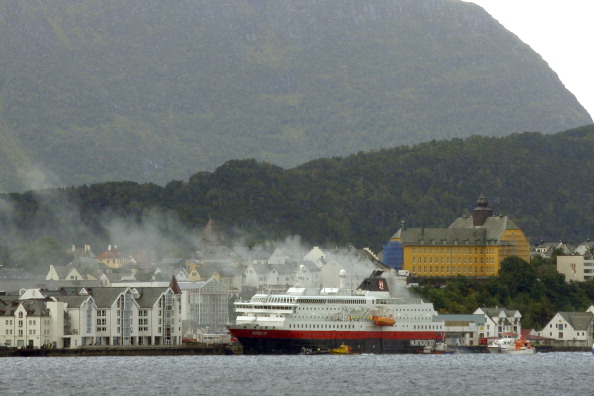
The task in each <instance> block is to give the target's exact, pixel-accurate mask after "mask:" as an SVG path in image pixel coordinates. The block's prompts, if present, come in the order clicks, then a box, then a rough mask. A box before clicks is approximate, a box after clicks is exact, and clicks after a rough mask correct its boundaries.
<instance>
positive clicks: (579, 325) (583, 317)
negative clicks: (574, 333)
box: [559, 312, 594, 331]
mask: <svg viewBox="0 0 594 396" xmlns="http://www.w3.org/2000/svg"><path fill="white" fill-rule="evenodd" d="M559 315H561V317H562V318H563V319H565V320H566V321H567V323H569V325H570V326H571V327H573V329H574V330H580V331H581V330H588V325H589V324H590V322H591V321H592V318H594V315H593V314H592V313H591V312H559Z"/></svg>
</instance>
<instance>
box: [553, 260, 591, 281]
mask: <svg viewBox="0 0 594 396" xmlns="http://www.w3.org/2000/svg"><path fill="white" fill-rule="evenodd" d="M557 272H559V273H560V274H562V275H564V276H565V281H566V282H569V281H575V282H583V281H586V280H590V279H594V256H579V255H574V256H573V255H572V256H557Z"/></svg>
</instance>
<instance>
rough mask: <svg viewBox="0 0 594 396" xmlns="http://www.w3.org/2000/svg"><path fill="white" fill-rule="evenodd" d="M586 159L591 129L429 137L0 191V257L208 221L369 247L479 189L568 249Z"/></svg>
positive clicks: (467, 205) (176, 237)
mask: <svg viewBox="0 0 594 396" xmlns="http://www.w3.org/2000/svg"><path fill="white" fill-rule="evenodd" d="M593 152H594V125H591V126H587V127H581V128H577V129H574V130H569V131H566V132H563V133H557V134H552V135H544V134H541V133H537V132H532V133H527V132H525V133H516V134H512V135H509V136H506V137H499V138H497V137H480V136H473V137H469V138H466V139H464V140H463V139H459V138H455V139H451V140H447V141H432V142H428V143H421V144H418V145H415V146H410V147H398V148H391V149H381V150H378V151H373V152H368V153H363V152H361V153H358V154H352V155H350V156H346V157H334V158H326V159H318V160H314V161H310V162H308V163H306V164H304V165H302V166H299V167H296V168H292V169H283V168H281V167H279V166H276V165H273V164H270V163H268V162H261V161H256V160H253V159H252V160H232V161H228V162H226V163H225V164H223V165H222V166H220V167H218V168H217V169H216V170H215V171H213V172H200V173H196V174H195V175H193V176H192V177H190V178H189V179H188V180H186V181H182V180H177V181H170V182H169V183H167V184H166V185H165V186H159V185H156V184H151V183H134V182H110V183H98V184H93V185H83V186H79V187H69V188H60V189H49V190H40V191H29V192H26V193H21V194H17V193H11V194H3V195H0V198H1V199H0V203H1V205H0V256H1V252H2V250H3V249H8V248H10V247H12V246H20V245H24V244H26V243H28V242H30V241H34V240H36V239H39V238H43V237H47V236H48V235H51V236H52V237H53V238H55V239H56V240H58V241H60V243H61V244H62V245H63V246H70V245H71V244H76V245H86V244H92V245H94V246H97V245H99V246H107V244H118V245H120V246H128V247H129V248H131V249H132V248H134V249H137V248H146V249H158V248H157V247H158V246H160V245H161V244H171V245H184V246H185V247H186V248H188V249H189V250H190V251H191V249H192V248H193V247H194V246H196V235H197V234H198V231H199V230H201V229H202V228H203V227H204V226H205V225H206V224H207V223H208V222H209V220H210V219H215V220H216V221H217V223H219V224H220V225H221V226H222V227H221V228H222V229H223V228H224V229H226V230H228V231H231V230H241V231H233V232H234V234H235V237H231V238H229V239H230V240H240V239H241V240H242V241H243V243H247V244H249V243H253V241H258V240H283V239H284V238H286V237H287V236H295V235H298V236H300V237H301V239H302V240H303V241H305V242H307V243H309V244H312V245H320V244H321V245H325V246H337V245H346V244H354V245H355V246H357V247H365V246H366V247H370V248H372V250H375V251H379V250H381V246H382V244H383V243H385V242H386V241H387V240H388V239H389V238H390V237H391V236H392V235H393V234H394V232H396V231H397V230H398V229H399V228H400V226H401V222H402V221H405V222H406V224H407V225H408V226H409V227H423V226H425V227H447V226H448V225H449V224H451V222H452V221H453V220H454V219H456V218H457V217H460V216H461V215H463V214H467V215H470V214H471V213H472V210H473V209H474V208H475V206H476V200H477V198H478V196H479V195H480V194H481V193H483V194H485V195H486V196H487V198H488V200H489V203H490V207H491V209H493V211H494V213H495V214H504V215H508V216H510V218H511V219H512V220H513V221H514V222H515V223H516V224H518V226H520V228H521V229H522V230H523V231H524V233H525V235H526V236H527V237H528V238H529V239H530V240H531V241H532V242H533V243H538V242H540V240H541V239H543V240H545V241H556V240H559V239H562V240H563V241H566V242H573V243H576V244H577V243H580V242H583V241H585V240H586V239H587V238H592V230H594V210H593V209H594V207H593V206H592V205H593V203H594V185H593V184H592V175H593V174H594V157H593V156H592V153H593ZM97 241H101V243H98V242H97ZM168 241H169V242H168ZM160 249H162V250H165V248H160ZM167 249H170V248H167ZM175 257H181V256H175Z"/></svg>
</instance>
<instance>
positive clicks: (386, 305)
mask: <svg viewBox="0 0 594 396" xmlns="http://www.w3.org/2000/svg"><path fill="white" fill-rule="evenodd" d="M340 276H341V285H342V284H343V283H344V278H345V272H344V271H341V274H340ZM388 283H389V282H388V278H386V277H385V276H384V271H381V270H377V271H374V272H373V273H372V274H371V276H369V277H368V278H366V279H365V280H364V281H363V282H362V283H361V285H360V286H359V287H358V288H357V290H355V291H354V292H352V293H351V292H349V291H348V290H345V289H344V288H343V287H340V288H338V289H334V291H333V292H328V291H324V289H323V290H322V291H320V290H317V289H316V290H315V291H314V290H311V289H308V288H303V287H292V288H290V289H289V290H288V291H287V293H286V294H282V295H274V294H270V295H269V294H256V295H255V296H253V297H252V298H251V300H250V301H249V302H243V301H237V302H235V311H236V312H237V313H238V316H237V321H236V324H235V325H230V326H228V327H229V331H230V333H231V334H232V336H233V337H235V338H237V339H238V340H239V342H240V343H241V345H242V346H243V349H244V353H246V354H291V353H294V354H297V353H301V352H302V351H303V350H328V349H331V348H336V347H338V346H340V345H348V346H350V347H351V348H352V351H353V352H354V353H423V350H424V349H425V347H432V346H435V345H436V344H437V343H438V342H441V341H443V322H436V321H434V320H433V319H434V317H435V316H436V315H437V312H436V311H435V309H434V308H433V304H431V303H427V302H423V300H422V299H419V298H399V297H392V296H391V295H390V291H389V286H388Z"/></svg>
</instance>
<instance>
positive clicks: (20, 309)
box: [0, 287, 182, 348]
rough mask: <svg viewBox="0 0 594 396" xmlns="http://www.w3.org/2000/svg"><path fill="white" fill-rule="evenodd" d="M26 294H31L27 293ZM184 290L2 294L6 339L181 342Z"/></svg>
mask: <svg viewBox="0 0 594 396" xmlns="http://www.w3.org/2000/svg"><path fill="white" fill-rule="evenodd" d="M23 297H26V298H25V299H23ZM181 323H182V316H181V295H180V294H175V293H174V292H173V290H172V289H171V288H169V287H153V288H131V287H115V288H111V287H105V288H104V287H99V288H93V289H92V290H91V289H89V290H87V289H84V288H70V289H69V290H68V293H65V291H64V290H61V291H60V292H57V291H44V290H41V291H40V290H36V291H35V292H31V291H27V292H25V293H23V295H22V296H21V299H13V300H10V301H9V299H4V300H2V299H1V298H0V345H4V346H9V347H24V348H26V347H28V348H44V347H53V348H79V347H85V346H93V345H102V346H126V345H180V344H181V340H182V337H181V335H182V334H181V331H182V326H181Z"/></svg>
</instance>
